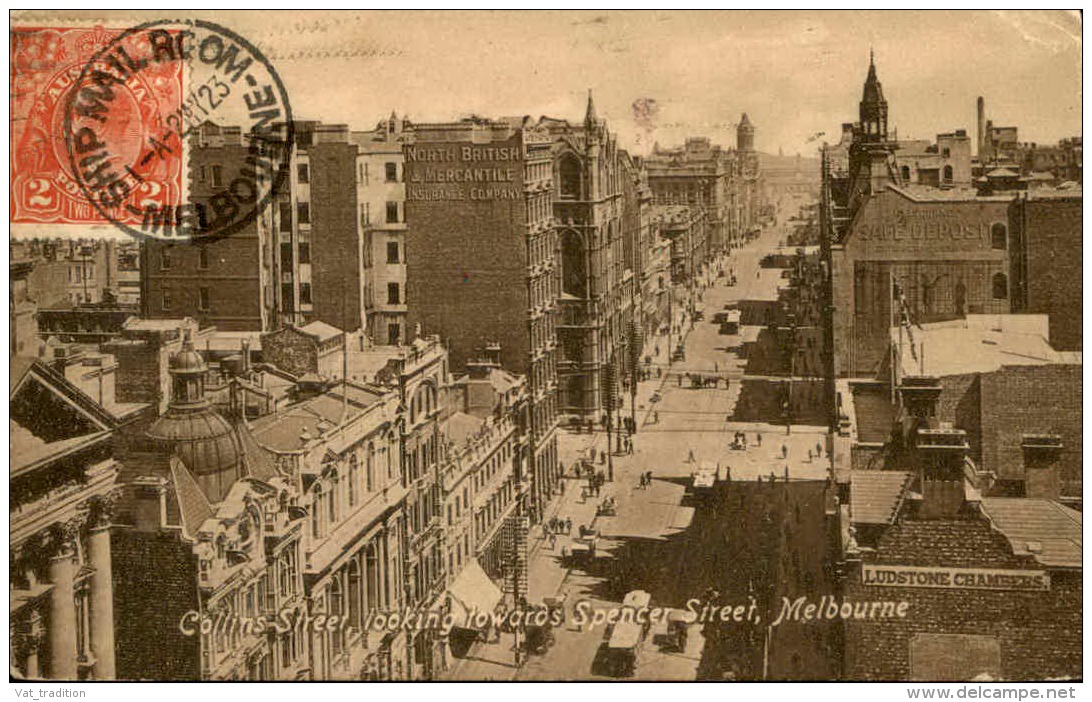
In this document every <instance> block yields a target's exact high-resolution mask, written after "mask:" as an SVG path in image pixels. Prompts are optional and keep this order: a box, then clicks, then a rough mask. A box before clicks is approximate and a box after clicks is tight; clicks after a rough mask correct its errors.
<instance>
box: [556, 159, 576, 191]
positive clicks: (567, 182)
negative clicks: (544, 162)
mask: <svg viewBox="0 0 1092 702" xmlns="http://www.w3.org/2000/svg"><path fill="white" fill-rule="evenodd" d="M558 173H559V177H560V180H561V183H560V188H559V190H560V197H561V199H563V200H579V199H580V190H581V188H580V185H581V183H580V181H581V169H580V161H579V160H578V159H577V158H576V157H575V156H573V155H571V154H565V155H564V156H562V157H561V163H560V165H559V166H558Z"/></svg>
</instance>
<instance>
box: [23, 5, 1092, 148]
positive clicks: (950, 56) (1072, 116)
mask: <svg viewBox="0 0 1092 702" xmlns="http://www.w3.org/2000/svg"><path fill="white" fill-rule="evenodd" d="M50 14H51V15H53V17H52V18H51V19H50V22H58V20H57V19H56V17H57V16H58V15H59V16H65V15H67V16H70V17H72V18H74V19H76V18H80V17H81V13H79V12H71V13H50ZM173 14H185V13H173ZM190 14H192V13H190ZM200 14H201V16H202V17H204V18H206V19H211V20H213V21H216V22H219V23H221V24H223V25H225V26H227V27H229V28H231V29H234V30H235V31H237V32H238V33H239V34H240V35H242V36H244V37H245V38H247V39H249V40H250V41H251V42H252V43H254V44H255V45H257V46H258V48H259V49H260V50H262V51H263V52H264V53H266V55H267V56H268V57H269V59H270V60H271V62H272V63H273V65H274V67H275V68H276V70H277V71H278V72H279V73H280V75H281V76H282V78H283V80H284V82H285V85H286V88H287V91H288V93H289V96H290V99H291V101H292V104H293V108H294V111H295V114H296V116H297V117H298V118H304V119H321V120H323V121H327V122H338V123H347V124H349V125H350V126H351V127H352V128H353V129H370V128H371V127H373V126H374V125H375V124H376V123H377V122H378V121H379V120H381V119H383V118H384V117H386V116H387V115H389V114H390V112H391V111H392V110H394V111H395V112H397V113H398V114H399V115H408V117H409V118H410V119H413V120H420V121H432V120H448V119H455V118H458V117H461V116H465V115H469V114H480V115H483V116H487V117H499V116H506V115H530V116H532V117H536V118H537V117H538V116H540V115H544V114H545V115H550V116H553V117H560V118H567V119H572V120H578V119H580V118H581V117H582V116H583V112H584V104H585V100H586V96H587V91H588V89H592V90H593V92H594V95H595V102H596V107H597V110H598V113H599V115H600V117H603V118H606V119H607V120H608V122H609V126H610V127H611V129H612V130H614V131H615V132H616V133H617V134H618V135H619V137H620V140H621V143H622V145H623V146H624V147H626V148H628V149H631V150H632V151H633V152H635V153H644V152H645V151H646V150H647V148H648V147H649V146H650V144H648V143H647V141H649V140H646V139H644V138H643V137H642V138H641V143H638V137H639V134H638V129H637V127H636V125H635V124H634V120H633V116H632V109H631V105H632V103H633V101H634V100H637V99H640V98H650V99H653V100H655V101H656V102H657V104H658V105H659V107H660V114H659V117H658V124H659V126H658V128H657V129H656V130H655V132H654V133H653V134H652V137H651V140H653V141H658V142H659V143H660V144H661V145H664V146H668V145H675V144H679V143H681V142H682V141H683V139H684V138H685V137H687V136H694V135H701V136H709V137H711V138H712V139H713V140H714V141H716V142H719V143H722V144H724V145H726V146H727V145H734V143H735V125H736V123H737V121H738V120H739V118H740V115H741V114H742V113H743V112H747V113H748V114H749V115H750V117H751V120H752V122H754V124H755V126H756V129H757V134H756V147H757V148H758V149H759V150H761V151H765V152H768V153H772V154H776V153H778V150H779V149H783V150H784V153H785V154H786V155H790V154H794V153H798V152H811V153H813V154H814V153H815V150H816V149H817V148H818V146H819V144H820V143H821V142H822V141H823V140H827V141H831V142H833V141H837V139H838V131H839V127H840V125H841V123H843V122H849V121H854V120H855V119H856V112H857V102H858V101H859V100H860V96H861V86H862V84H863V82H864V78H865V73H866V71H867V68H868V53H869V49H870V47H871V48H874V49H875V52H876V65H877V69H878V72H879V77H880V80H881V81H882V83H883V87H884V93H885V96H886V97H887V100H888V102H889V103H890V110H891V111H890V125H891V126H892V127H893V128H897V129H898V133H899V137H900V138H904V139H905V138H915V139H931V138H933V137H934V136H935V135H936V133H938V132H946V131H950V130H952V129H959V128H965V129H967V130H968V132H969V133H970V134H971V135H972V137H973V135H974V128H975V99H976V98H977V96H979V95H982V96H984V97H985V99H986V108H987V116H988V117H989V118H990V119H992V120H993V121H994V122H995V124H1000V125H1013V126H1017V127H1019V129H1020V139H1021V141H1029V142H1030V141H1035V142H1040V143H1053V142H1056V141H1057V140H1058V139H1060V138H1063V137H1068V136H1074V135H1079V134H1081V129H1082V123H1081V87H1082V85H1081V81H1082V73H1081V70H1082V66H1081V47H1082V44H1081V41H1082V40H1081V35H1082V26H1081V19H1080V16H1079V14H1077V13H1075V12H1065V11H1041V12H1010V11H951V12H939V11H931V12H926V11H922V12H878V11H871V12H868V11H832V12H793V11H718V12H711V11H705V12H696V11H691V12H668V11H652V12H638V11H601V12H596V11H590V12H584V11H569V10H558V11H524V12H511V11H435V12H425V11H419V12H413V11H386V12H315V13H308V12H301V11H291V12H289V11H272V12H265V11H263V12H243V11H226V12H213V11H201V13H200ZM36 16H37V15H36V14H35V13H13V19H14V20H15V21H16V22H18V23H27V22H29V21H34V18H35V17H36ZM87 16H88V17H95V18H97V20H96V21H97V23H101V24H106V25H107V26H119V27H124V26H126V25H127V24H133V23H136V22H140V21H147V20H149V19H156V18H158V15H157V14H156V13H155V12H151V13H146V12H139V11H115V12H108V13H105V14H104V13H102V12H101V11H97V12H95V13H93V14H89V15H87ZM103 17H107V18H111V19H110V20H104V19H102V18H103ZM819 132H824V133H825V135H824V136H822V137H820V138H818V139H813V140H812V141H809V137H813V136H814V135H815V134H817V133H819Z"/></svg>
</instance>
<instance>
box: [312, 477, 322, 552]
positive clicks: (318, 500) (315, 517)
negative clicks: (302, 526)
mask: <svg viewBox="0 0 1092 702" xmlns="http://www.w3.org/2000/svg"><path fill="white" fill-rule="evenodd" d="M321 537H322V486H321V485H315V497H314V499H313V500H312V501H311V538H313V539H318V538H321Z"/></svg>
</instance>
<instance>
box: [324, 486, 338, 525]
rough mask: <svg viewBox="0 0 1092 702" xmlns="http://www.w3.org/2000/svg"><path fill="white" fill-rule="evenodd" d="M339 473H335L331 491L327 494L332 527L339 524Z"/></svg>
mask: <svg viewBox="0 0 1092 702" xmlns="http://www.w3.org/2000/svg"><path fill="white" fill-rule="evenodd" d="M337 482H338V481H337V475H334V480H333V484H332V485H331V486H330V492H329V493H327V495H326V504H327V506H328V507H329V514H330V516H329V524H330V526H331V527H332V526H333V525H334V524H337Z"/></svg>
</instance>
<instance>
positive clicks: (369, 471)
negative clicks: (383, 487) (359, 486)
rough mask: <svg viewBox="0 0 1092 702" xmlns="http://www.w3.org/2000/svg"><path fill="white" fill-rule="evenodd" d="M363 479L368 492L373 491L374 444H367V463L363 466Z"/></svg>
mask: <svg viewBox="0 0 1092 702" xmlns="http://www.w3.org/2000/svg"><path fill="white" fill-rule="evenodd" d="M364 478H365V480H366V483H365V485H366V487H367V490H368V492H371V491H372V490H374V489H375V444H368V457H367V462H366V463H365V464H364Z"/></svg>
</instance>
